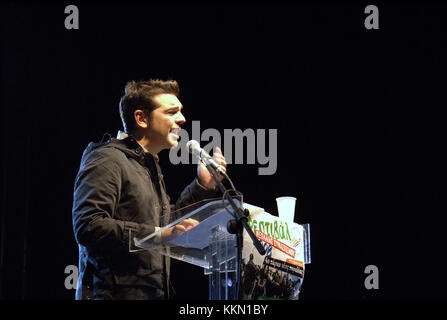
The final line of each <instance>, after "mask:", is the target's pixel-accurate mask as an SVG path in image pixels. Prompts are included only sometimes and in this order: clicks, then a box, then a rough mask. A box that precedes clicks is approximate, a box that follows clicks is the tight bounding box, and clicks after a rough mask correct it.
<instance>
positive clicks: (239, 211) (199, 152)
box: [186, 140, 266, 255]
mask: <svg viewBox="0 0 447 320" xmlns="http://www.w3.org/2000/svg"><path fill="white" fill-rule="evenodd" d="M186 146H187V148H188V151H189V152H190V153H192V154H193V155H196V156H198V157H199V159H200V160H201V161H202V162H203V163H204V164H205V166H206V168H207V169H208V171H209V172H210V174H211V176H212V177H213V179H214V181H215V182H216V185H217V187H218V188H219V190H220V191H221V192H222V193H223V195H224V197H226V198H227V199H228V202H229V203H230V205H231V206H232V207H233V209H234V212H235V214H236V216H235V218H236V221H235V222H234V223H233V224H232V227H230V226H229V227H228V231H229V232H230V233H238V234H240V238H242V228H241V227H243V228H244V229H245V230H246V231H247V233H248V235H249V236H250V238H251V240H252V241H253V245H254V246H255V248H256V250H258V252H259V254H260V255H265V253H266V251H265V249H264V247H263V246H262V244H261V242H260V241H259V240H258V238H256V236H255V234H254V233H253V231H252V230H251V228H250V226H249V225H248V223H247V221H248V219H247V216H248V210H244V209H243V208H241V206H239V205H237V204H236V202H235V201H234V200H233V198H232V197H230V196H228V192H229V191H231V190H228V189H227V188H225V186H224V185H223V183H222V182H221V181H220V180H219V178H218V174H221V175H222V176H224V178H226V179H227V180H228V181H230V183H231V185H233V183H232V182H231V180H230V178H229V177H228V175H227V173H226V172H225V171H224V170H219V167H220V166H218V165H217V164H216V163H215V162H214V160H212V159H211V157H210V156H209V155H208V154H207V153H206V151H205V150H203V149H202V148H200V145H199V143H198V142H197V141H195V140H190V141H188V143H187V144H186ZM210 160H212V161H210ZM216 166H217V167H216ZM233 189H234V186H233ZM234 191H237V190H234ZM241 249H242V248H241Z"/></svg>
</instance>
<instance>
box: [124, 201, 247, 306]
mask: <svg viewBox="0 0 447 320" xmlns="http://www.w3.org/2000/svg"><path fill="white" fill-rule="evenodd" d="M233 200H234V201H235V202H236V204H237V205H240V202H239V200H238V199H236V198H235V199H233ZM231 219H234V210H233V208H232V207H231V205H230V204H229V202H228V200H225V201H223V200H222V199H218V200H216V199H211V200H204V201H200V202H197V203H195V204H193V205H190V206H187V207H184V208H181V209H180V210H177V211H173V212H171V214H170V215H169V216H163V217H162V218H161V221H160V222H161V223H160V225H161V226H162V227H161V228H160V229H159V230H158V231H156V232H154V233H152V234H149V235H139V237H132V238H131V240H132V241H133V246H134V247H136V248H137V249H140V250H141V249H144V250H153V251H157V252H159V253H161V254H164V255H167V256H169V257H172V258H174V259H177V260H180V261H184V262H187V263H191V264H194V265H196V266H199V267H202V268H204V269H205V274H206V275H209V281H210V282H209V289H210V291H209V297H210V299H211V300H233V299H237V298H238V297H237V293H238V290H237V289H238V282H237V281H238V279H237V272H238V268H239V266H238V261H237V252H238V248H237V239H236V235H234V234H230V233H228V231H227V224H228V221H229V220H231ZM184 228H186V229H184Z"/></svg>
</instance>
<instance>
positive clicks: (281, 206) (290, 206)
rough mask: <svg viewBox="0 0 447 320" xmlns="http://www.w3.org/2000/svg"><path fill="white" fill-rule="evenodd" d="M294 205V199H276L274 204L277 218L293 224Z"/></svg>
mask: <svg viewBox="0 0 447 320" xmlns="http://www.w3.org/2000/svg"><path fill="white" fill-rule="evenodd" d="M295 203H296V198H294V197H279V198H276V204H277V206H278V213H279V217H280V218H281V219H282V220H284V221H286V222H290V223H293V221H294V217H295Z"/></svg>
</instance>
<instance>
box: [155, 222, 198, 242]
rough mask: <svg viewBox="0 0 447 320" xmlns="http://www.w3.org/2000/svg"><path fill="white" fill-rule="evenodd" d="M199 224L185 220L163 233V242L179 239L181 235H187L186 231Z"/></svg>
mask: <svg viewBox="0 0 447 320" xmlns="http://www.w3.org/2000/svg"><path fill="white" fill-rule="evenodd" d="M198 224H199V222H198V221H197V220H194V219H185V220H183V221H182V222H180V223H178V224H176V225H175V226H173V227H171V228H169V229H166V230H164V231H162V232H161V240H162V241H163V242H167V241H169V240H171V239H174V238H175V237H178V236H179V235H181V234H183V233H185V232H186V231H188V230H190V229H192V228H194V227H195V226H196V225H198Z"/></svg>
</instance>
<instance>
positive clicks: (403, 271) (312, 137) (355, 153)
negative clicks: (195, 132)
mask: <svg viewBox="0 0 447 320" xmlns="http://www.w3.org/2000/svg"><path fill="white" fill-rule="evenodd" d="M68 4H75V5H77V6H78V8H79V14H80V25H79V26H80V29H79V30H67V29H65V27H64V20H65V17H66V14H64V8H65V6H66V5H68ZM367 4H369V3H359V4H323V3H322V4H315V5H295V4H292V3H280V4H276V5H273V4H262V3H244V4H233V3H220V4H207V3H191V4H183V5H181V4H174V3H172V4H164V5H162V4H150V3H147V4H144V3H133V4H124V3H122V4H120V3H113V4H109V3H106V2H98V3H96V4H87V3H84V2H76V1H75V2H67V3H60V4H57V3H39V4H32V3H5V4H2V6H1V21H2V35H1V44H2V57H1V74H2V80H1V81H2V85H1V99H2V102H1V108H2V109H1V114H2V118H1V119H2V120H1V121H2V122H1V123H2V127H1V141H2V156H1V161H2V165H1V168H2V171H1V174H2V184H1V268H2V269H1V287H0V289H1V298H2V299H63V300H69V299H73V298H74V290H67V289H65V287H64V279H65V277H66V276H67V275H66V274H65V273H64V269H65V267H66V266H67V265H77V245H76V242H75V240H74V236H73V232H72V225H71V205H72V199H73V195H72V192H73V182H74V178H75V175H76V173H77V170H78V168H79V163H80V158H81V155H82V151H83V149H84V148H85V147H86V145H87V144H88V142H90V141H92V140H95V141H97V140H99V139H101V137H102V135H103V134H104V133H105V132H110V133H111V134H112V135H115V134H116V132H117V131H118V130H119V129H121V121H120V118H119V113H118V101H119V98H120V96H121V94H122V91H123V88H124V85H125V83H126V82H127V81H129V80H137V79H147V78H161V79H167V78H173V79H176V80H177V81H178V82H179V84H180V87H181V96H180V99H181V101H182V103H183V104H184V107H185V109H184V111H185V112H184V114H185V116H186V119H187V121H188V123H187V124H185V126H184V128H185V129H186V130H190V129H191V121H192V120H200V124H201V130H202V131H203V130H204V129H206V128H216V129H218V130H219V131H220V132H221V133H222V134H223V129H225V128H229V129H234V128H241V129H243V130H244V129H247V128H253V129H278V157H277V158H278V169H277V171H276V173H275V174H274V175H271V176H260V175H258V171H257V170H258V166H257V165H231V166H230V167H229V173H230V175H231V177H232V180H233V182H234V183H235V184H236V186H237V188H238V189H239V190H240V191H242V192H243V193H244V200H245V201H246V202H248V203H251V204H255V205H258V206H261V207H263V208H265V209H266V210H267V211H268V212H271V213H273V214H276V204H275V198H276V197H277V196H283V195H292V196H295V197H297V198H298V203H297V209H296V215H295V221H296V222H298V223H310V224H311V239H312V241H311V245H312V263H311V264H310V265H308V266H307V268H306V276H305V280H304V284H303V290H302V293H301V298H302V299H303V300H322V299H324V300H333V299H356V300H357V299H445V298H447V294H446V290H445V287H446V285H447V283H446V280H445V274H444V273H445V272H444V270H445V267H446V259H445V258H444V255H445V249H444V244H445V240H444V237H443V235H444V233H445V231H444V230H445V229H444V228H445V227H444V223H445V222H446V218H445V213H446V210H445V205H444V199H445V191H446V190H445V179H444V177H443V175H442V169H443V167H445V163H446V157H445V152H444V149H445V135H444V128H445V113H444V109H445V100H446V99H445V94H446V89H445V74H446V70H447V69H446V67H447V64H446V53H447V52H446V49H447V40H446V32H447V19H446V17H445V16H446V14H447V13H446V12H447V6H443V5H434V4H433V5H425V6H422V5H415V4H405V3H394V4H387V5H385V4H379V5H378V7H379V14H380V20H379V26H380V29H379V30H367V29H366V28H365V27H364V20H365V18H366V16H367V15H366V14H365V13H364V9H365V7H366V5H367ZM160 156H161V160H162V161H161V164H162V168H163V170H164V173H165V179H166V183H167V186H168V192H169V194H170V195H171V197H172V198H175V197H176V196H178V195H179V194H180V192H181V190H182V189H183V187H184V186H185V185H186V183H188V182H189V181H190V180H191V179H193V177H194V175H195V166H194V165H179V166H174V165H172V164H171V163H170V162H169V158H168V152H167V151H164V152H162V153H161V154H160ZM367 265H376V266H377V267H378V268H379V289H378V290H366V289H365V287H364V279H365V277H366V274H365V273H364V269H365V267H366V266H367ZM172 273H173V282H174V287H175V289H176V291H177V293H178V295H177V299H207V290H208V282H207V278H206V277H205V276H204V275H203V270H201V269H200V268H198V267H194V266H189V265H187V264H185V263H180V262H175V263H174V265H173V270H172Z"/></svg>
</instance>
